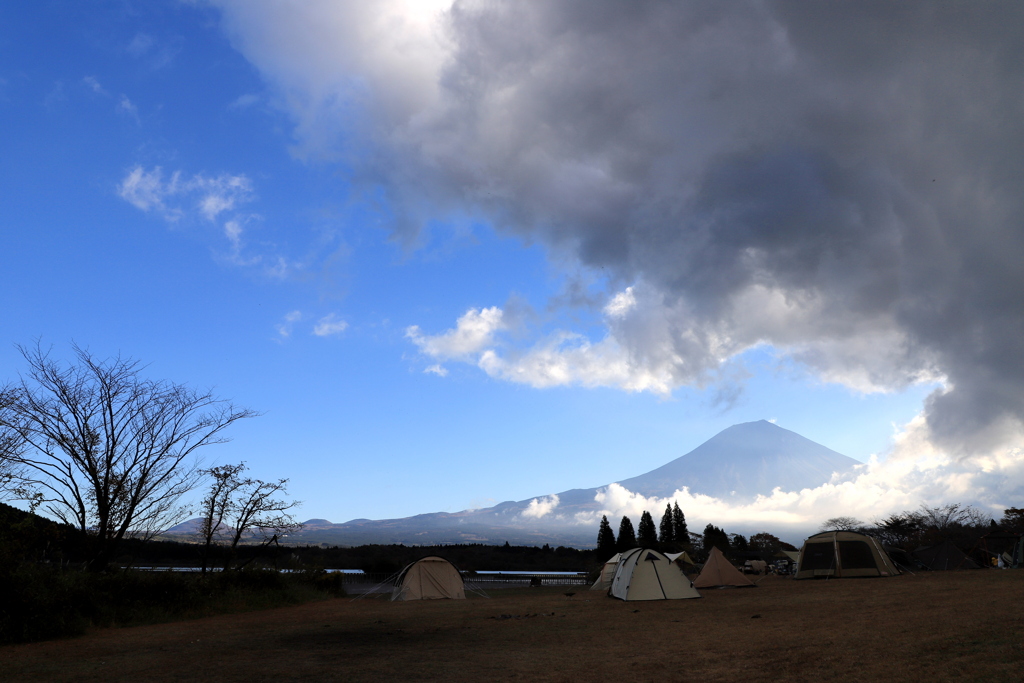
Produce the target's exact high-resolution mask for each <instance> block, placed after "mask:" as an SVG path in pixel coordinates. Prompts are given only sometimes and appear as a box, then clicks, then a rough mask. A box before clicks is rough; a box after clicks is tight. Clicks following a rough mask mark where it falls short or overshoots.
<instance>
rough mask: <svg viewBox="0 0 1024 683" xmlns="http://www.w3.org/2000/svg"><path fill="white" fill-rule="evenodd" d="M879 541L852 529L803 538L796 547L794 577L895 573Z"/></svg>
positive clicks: (896, 572)
mask: <svg viewBox="0 0 1024 683" xmlns="http://www.w3.org/2000/svg"><path fill="white" fill-rule="evenodd" d="M899 573H900V570H899V569H897V568H896V565H895V564H893V561H892V560H891V559H890V558H889V555H888V554H887V553H886V552H885V549H883V548H882V544H881V543H879V542H878V541H877V540H876V539H874V538H872V537H871V536H865V535H864V534H859V533H857V532H855V531H825V532H823V533H820V534H816V535H814V536H811V537H810V538H808V539H807V540H806V541H804V546H803V547H802V548H801V549H800V561H799V565H798V567H797V572H796V577H795V578H797V579H812V578H816V577H831V578H834V579H839V578H850V577H857V576H897V575H899Z"/></svg>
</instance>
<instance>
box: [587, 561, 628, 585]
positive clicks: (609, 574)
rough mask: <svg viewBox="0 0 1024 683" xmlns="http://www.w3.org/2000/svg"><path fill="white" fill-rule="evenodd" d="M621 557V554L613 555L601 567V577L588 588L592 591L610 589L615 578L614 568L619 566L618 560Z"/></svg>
mask: <svg viewBox="0 0 1024 683" xmlns="http://www.w3.org/2000/svg"><path fill="white" fill-rule="evenodd" d="M620 557H622V553H615V554H614V555H612V556H611V557H610V558H608V561H607V562H605V563H604V566H602V567H601V576H599V577H597V581H595V582H594V585H593V586H591V587H590V590H592V591H606V590H608V589H609V588H611V587H612V579H614V578H615V568H616V567H618V566H619V558H620Z"/></svg>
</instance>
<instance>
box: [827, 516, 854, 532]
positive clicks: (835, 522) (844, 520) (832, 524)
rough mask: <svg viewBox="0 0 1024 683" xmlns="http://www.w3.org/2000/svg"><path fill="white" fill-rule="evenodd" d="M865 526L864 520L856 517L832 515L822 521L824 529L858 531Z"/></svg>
mask: <svg viewBox="0 0 1024 683" xmlns="http://www.w3.org/2000/svg"><path fill="white" fill-rule="evenodd" d="M863 527H864V522H862V521H860V520H859V519H857V518H856V517H830V518H829V519H826V520H825V521H824V522H822V523H821V527H819V528H820V529H821V530H822V531H858V530H860V529H862V528H863Z"/></svg>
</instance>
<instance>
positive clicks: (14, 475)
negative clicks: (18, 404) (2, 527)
mask: <svg viewBox="0 0 1024 683" xmlns="http://www.w3.org/2000/svg"><path fill="white" fill-rule="evenodd" d="M16 395H17V394H16V392H15V390H14V389H13V388H11V387H0V497H3V498H7V497H16V496H17V495H18V491H17V490H16V489H17V481H18V479H19V477H18V472H19V471H20V470H21V468H20V467H19V466H18V463H17V459H18V456H20V455H21V454H22V453H23V452H24V450H25V441H24V439H22V438H21V434H19V433H18V431H17V430H16V429H15V428H14V422H15V418H14V415H13V412H12V410H11V407H12V406H13V404H14V399H15V396H16Z"/></svg>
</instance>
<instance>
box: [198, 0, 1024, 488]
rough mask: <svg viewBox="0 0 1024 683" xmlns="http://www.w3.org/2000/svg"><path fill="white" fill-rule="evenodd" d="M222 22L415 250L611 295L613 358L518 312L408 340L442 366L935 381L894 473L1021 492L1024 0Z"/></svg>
mask: <svg viewBox="0 0 1024 683" xmlns="http://www.w3.org/2000/svg"><path fill="white" fill-rule="evenodd" d="M212 4H213V5H215V6H217V7H219V8H220V9H221V11H222V16H223V22H224V27H225V30H226V31H227V33H228V35H229V36H230V38H231V40H232V42H233V44H234V45H235V46H236V48H237V49H238V50H239V51H240V52H241V53H242V54H244V55H245V56H246V57H247V58H248V59H249V60H250V61H251V62H252V63H253V64H254V65H255V66H256V67H257V68H258V69H259V70H260V72H261V73H262V74H263V76H264V78H265V79H266V81H267V83H268V84H269V85H270V87H271V89H272V92H273V96H274V97H275V98H276V101H277V105H278V106H279V107H281V108H282V109H283V110H284V111H286V112H288V114H289V115H290V116H291V118H292V120H293V123H294V153H295V154H297V155H299V156H301V157H303V158H307V159H310V160H315V161H320V162H329V163H335V164H338V165H339V166H340V167H342V168H343V169H344V172H345V174H346V175H347V176H348V177H349V178H350V180H351V181H352V182H353V183H354V184H355V186H356V187H360V188H363V189H364V190H366V191H367V192H374V193H378V195H377V196H380V197H383V198H384V199H383V203H384V204H385V205H386V213H387V215H388V216H389V220H390V225H391V230H392V234H393V236H394V237H395V239H396V240H399V241H401V242H403V243H405V244H407V245H415V244H417V243H421V242H422V241H424V240H426V239H428V235H427V234H426V230H427V228H426V226H427V225H428V223H430V222H431V221H439V220H440V221H449V222H452V223H464V222H467V221H470V220H481V219H482V220H486V221H488V222H489V223H490V224H492V225H494V226H495V227H496V228H497V229H498V230H500V231H504V232H505V233H508V234H514V235H518V236H520V237H521V238H522V239H523V240H524V241H525V242H534V241H539V242H541V243H543V244H544V245H546V246H547V248H548V249H549V251H550V253H551V254H552V255H553V257H552V258H553V263H571V264H575V266H578V267H579V268H581V269H583V270H584V271H586V272H587V273H590V274H591V277H593V278H595V280H596V281H598V282H600V283H603V284H604V286H606V288H607V289H606V290H605V291H604V296H603V301H602V302H601V303H600V304H599V307H598V309H597V311H596V312H597V314H598V315H600V316H601V320H602V321H603V326H604V332H603V336H600V338H597V339H593V338H591V337H590V336H588V335H586V334H584V333H582V332H579V331H576V330H573V329H560V330H557V331H555V332H554V333H549V334H545V335H543V336H542V337H540V338H536V339H532V340H530V339H526V340H524V339H522V338H521V337H513V336H511V335H509V334H508V329H507V328H506V327H504V326H503V322H502V321H503V315H502V314H503V311H502V309H501V308H498V307H497V306H495V307H492V308H483V309H479V308H478V309H474V310H470V311H469V312H467V313H466V315H465V316H464V317H463V318H462V319H461V320H459V321H458V323H457V324H455V326H454V327H453V328H452V329H451V330H448V331H443V330H437V331H424V330H420V329H418V328H417V329H415V330H410V332H409V337H410V338H411V340H412V341H413V342H414V343H415V344H416V345H417V347H418V348H419V349H420V350H421V351H422V353H423V354H424V355H425V356H427V357H428V361H429V362H430V363H432V365H431V371H432V372H436V373H437V374H438V375H442V376H443V375H444V373H445V369H444V366H443V365H440V363H444V362H470V363H474V364H476V365H478V366H479V367H480V368H481V369H483V370H484V371H485V372H487V373H489V374H491V375H492V376H494V377H499V378H502V379H507V380H510V381H517V382H523V383H526V384H529V385H532V386H538V387H543V386H552V385H559V384H580V385H584V386H614V387H619V388H622V389H625V390H629V391H652V392H656V393H660V394H662V395H667V394H669V393H671V391H672V390H673V389H675V388H677V387H680V386H684V385H697V386H704V385H706V384H707V383H708V382H712V381H714V379H715V377H716V376H717V375H716V373H718V372H719V371H720V370H721V369H722V368H723V367H724V366H725V365H726V364H727V363H728V362H729V361H730V359H735V358H737V357H738V356H739V355H740V354H742V353H744V352H745V351H747V350H749V349H751V348H754V347H758V346H761V345H769V346H771V347H772V348H774V349H775V350H776V351H777V352H778V353H779V354H781V355H783V356H788V357H790V358H793V359H795V360H797V361H799V362H800V363H802V364H804V365H805V366H806V367H808V368H810V369H811V370H812V371H813V372H815V373H816V374H817V376H818V377H820V378H821V379H822V380H824V381H827V382H839V383H842V384H845V385H847V386H849V387H851V388H852V389H854V390H857V391H865V392H871V391H899V390H901V389H902V388H905V387H907V386H909V385H911V384H914V383H918V382H936V383H938V386H939V388H937V389H936V391H935V392H934V393H933V394H932V395H931V397H930V398H929V399H928V401H927V404H926V405H925V406H924V407H923V422H920V423H915V424H913V425H912V426H911V432H912V433H913V437H907V439H909V441H905V442H902V445H900V444H897V446H896V450H895V452H894V453H893V455H892V456H890V460H893V462H894V463H898V462H901V456H900V452H901V449H905V448H909V444H910V443H914V444H917V445H918V446H920V447H921V448H925V449H933V450H931V451H922V453H924V452H927V453H933V452H934V453H940V452H941V454H942V455H941V456H938V455H937V456H935V457H941V458H945V459H946V460H944V461H943V462H948V463H949V467H951V468H953V470H950V477H952V479H951V480H950V482H949V486H950V487H952V488H955V486H956V485H955V483H954V480H956V479H957V477H956V476H955V475H954V474H952V472H953V471H954V470H956V469H957V468H960V467H968V466H970V465H971V463H975V464H977V462H976V458H978V457H982V456H979V455H978V454H984V456H983V457H986V458H992V459H993V460H992V461H991V462H993V463H1001V464H998V465H994V468H995V469H993V470H985V469H984V466H981V469H980V470H977V469H974V470H971V471H972V472H973V473H974V474H972V475H971V476H973V477H983V476H984V475H985V473H986V472H995V471H1002V472H1006V473H1008V472H1011V471H1012V472H1016V471H1017V470H1016V469H1014V468H1016V467H1017V465H1016V463H1017V462H1018V461H1019V451H1017V450H1014V449H1013V448H1011V446H1012V445H1013V444H1018V443H1021V441H1020V436H1021V424H1022V419H1024V366H1022V364H1021V363H1020V362H1019V359H1020V358H1022V357H1024V334H1022V332H1024V330H1022V326H1024V299H1021V297H1020V296H1019V292H1020V291H1021V290H1022V288H1024V268H1021V266H1020V264H1021V259H1020V255H1021V253H1022V251H1024V250H1022V247H1024V244H1022V240H1024V232H1022V231H1021V230H1020V226H1021V225H1024V200H1022V197H1024V194H1022V193H1021V192H1020V188H1021V187H1022V186H1024V160H1022V158H1021V155H1020V154H1019V153H1018V150H1019V149H1020V147H1021V145H1022V143H1024V115H1022V114H1024V90H1021V88H1020V87H1019V84H1020V83H1021V82H1022V77H1024V54H1022V52H1024V46H1022V43H1021V42H1020V41H1019V37H1018V33H1019V31H1018V30H1017V27H1019V26H1020V25H1021V22H1022V20H1024V16H1022V15H1024V7H1022V6H1020V5H1019V4H1017V3H995V4H993V5H990V6H986V11H974V9H973V8H972V7H971V6H969V5H965V4H941V5H936V4H934V3H927V2H907V3H899V4H894V3H861V2H857V3H853V2H832V3H820V4H815V5H808V4H807V3H798V2H754V1H751V2H737V3H720V2H689V3H685V4H681V3H661V2H636V3H628V4H624V3H617V2H593V1H589V0H588V1H586V2H584V1H582V0H576V1H570V0H567V1H564V2H556V3H504V2H489V1H485V0H477V1H472V2H438V3H419V2H398V1H393V2H377V3H365V4H364V3H335V2H326V1H315V0H310V1H309V2H303V3H277V2H261V1H258V0H213V1H212ZM471 323H472V325H471ZM922 435H923V436H922ZM922 439H923V440H922ZM934 449H938V450H934ZM918 455H920V454H918ZM915 457H917V456H915ZM921 457H926V456H923V455H921ZM927 457H931V456H927ZM972 458H973V459H972ZM1007 463H1010V464H1007ZM886 467H889V468H890V469H889V470H887V472H888V475H887V476H895V474H896V471H895V470H893V469H892V468H895V467H897V465H896V464H893V465H892V466H889V465H888V464H887V465H886ZM1007 467H1008V468H1009V469H1007ZM908 476H909V475H908Z"/></svg>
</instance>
